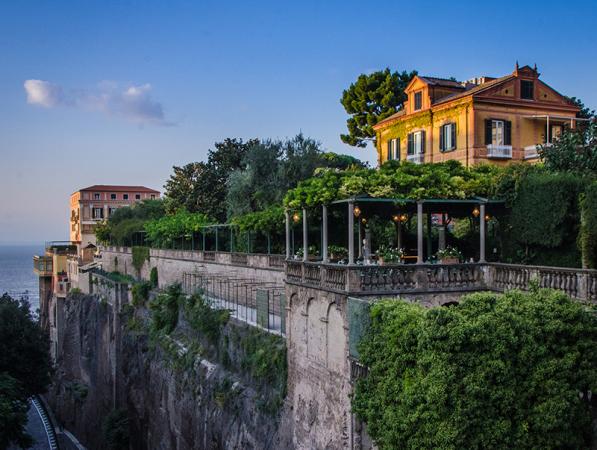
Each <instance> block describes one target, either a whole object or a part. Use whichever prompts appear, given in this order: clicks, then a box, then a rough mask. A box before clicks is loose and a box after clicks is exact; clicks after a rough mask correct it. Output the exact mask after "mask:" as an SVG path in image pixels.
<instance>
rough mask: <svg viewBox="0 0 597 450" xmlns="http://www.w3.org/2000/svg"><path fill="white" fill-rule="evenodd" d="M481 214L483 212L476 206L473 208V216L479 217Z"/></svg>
mask: <svg viewBox="0 0 597 450" xmlns="http://www.w3.org/2000/svg"><path fill="white" fill-rule="evenodd" d="M479 214H481V211H479V208H477V207H476V206H475V209H473V217H479Z"/></svg>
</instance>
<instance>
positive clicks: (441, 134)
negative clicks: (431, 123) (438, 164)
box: [439, 125, 446, 152]
mask: <svg viewBox="0 0 597 450" xmlns="http://www.w3.org/2000/svg"><path fill="white" fill-rule="evenodd" d="M445 129H446V126H445V125H442V126H441V127H439V151H440V152H443V151H444V150H445V148H444V146H445V145H446V144H445V142H444V131H445Z"/></svg>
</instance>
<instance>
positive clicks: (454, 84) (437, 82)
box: [419, 76, 465, 89]
mask: <svg viewBox="0 0 597 450" xmlns="http://www.w3.org/2000/svg"><path fill="white" fill-rule="evenodd" d="M419 78H420V79H421V80H423V81H425V82H426V83H427V84H431V85H433V86H445V87H449V88H457V89H465V87H464V86H463V85H462V83H461V82H460V81H456V80H449V79H447V78H438V77H427V76H424V77H422V76H419Z"/></svg>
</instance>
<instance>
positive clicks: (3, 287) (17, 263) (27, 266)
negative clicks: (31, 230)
mask: <svg viewBox="0 0 597 450" xmlns="http://www.w3.org/2000/svg"><path fill="white" fill-rule="evenodd" d="M43 252H44V246H43V244H39V245H0V295H2V294H4V293H5V292H8V293H9V294H10V295H11V296H12V297H16V298H20V297H23V296H25V297H27V298H28V299H29V301H30V302H31V310H32V311H35V310H37V308H39V290H38V289H39V288H38V283H37V277H36V276H35V274H34V273H33V255H42V254H43Z"/></svg>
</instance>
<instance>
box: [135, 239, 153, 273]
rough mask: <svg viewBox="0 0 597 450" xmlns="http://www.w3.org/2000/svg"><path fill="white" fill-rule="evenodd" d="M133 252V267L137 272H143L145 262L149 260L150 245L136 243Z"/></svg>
mask: <svg viewBox="0 0 597 450" xmlns="http://www.w3.org/2000/svg"><path fill="white" fill-rule="evenodd" d="M132 253H133V267H134V268H135V269H136V270H137V273H141V269H142V268H143V264H145V261H149V247H143V246H140V245H136V246H134V247H133V249H132Z"/></svg>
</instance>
